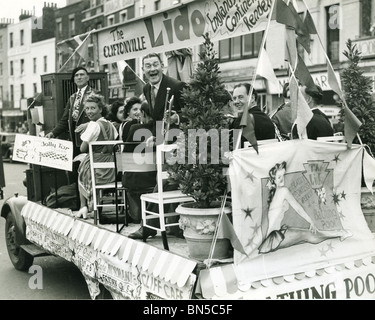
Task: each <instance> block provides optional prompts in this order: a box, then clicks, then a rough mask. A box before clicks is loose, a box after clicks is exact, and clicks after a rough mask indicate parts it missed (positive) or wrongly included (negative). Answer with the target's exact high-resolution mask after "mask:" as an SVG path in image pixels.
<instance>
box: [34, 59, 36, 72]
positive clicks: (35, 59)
mask: <svg viewBox="0 0 375 320" xmlns="http://www.w3.org/2000/svg"><path fill="white" fill-rule="evenodd" d="M33 73H36V58H33Z"/></svg>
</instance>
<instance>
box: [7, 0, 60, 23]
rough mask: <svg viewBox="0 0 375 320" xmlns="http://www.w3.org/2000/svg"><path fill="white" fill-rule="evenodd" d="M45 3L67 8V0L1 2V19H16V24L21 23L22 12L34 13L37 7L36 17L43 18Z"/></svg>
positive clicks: (11, 0)
mask: <svg viewBox="0 0 375 320" xmlns="http://www.w3.org/2000/svg"><path fill="white" fill-rule="evenodd" d="M44 3H46V4H47V3H49V4H50V6H51V3H56V4H57V7H58V8H62V7H65V5H66V0H49V1H48V0H0V8H1V10H0V18H10V19H14V23H17V22H19V19H18V17H19V15H20V14H21V10H22V9H23V10H28V11H31V12H33V9H34V7H35V15H36V16H37V17H40V16H42V8H43V6H44Z"/></svg>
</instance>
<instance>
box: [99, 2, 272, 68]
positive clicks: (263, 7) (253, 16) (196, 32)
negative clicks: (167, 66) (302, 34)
mask: <svg viewBox="0 0 375 320" xmlns="http://www.w3.org/2000/svg"><path fill="white" fill-rule="evenodd" d="M271 8H272V0H204V1H203V0H199V1H192V2H190V3H188V4H186V5H183V6H180V7H178V8H173V9H170V10H167V11H164V12H160V13H159V14H153V15H150V16H145V17H142V18H141V19H137V20H135V21H131V22H128V23H124V24H121V25H117V26H114V27H111V28H105V29H103V30H99V31H98V49H99V63H100V64H108V63H113V62H116V61H118V60H127V59H132V58H138V57H139V56H143V55H146V54H148V53H151V52H166V51H171V50H177V49H181V48H187V47H191V46H194V45H199V44H201V43H202V42H203V38H202V35H203V34H205V33H207V32H208V33H209V34H210V37H211V40H212V41H219V40H223V39H227V38H231V37H236V36H239V35H243V34H247V33H254V32H258V31H262V30H264V29H265V28H266V25H267V19H268V15H269V13H270V12H271Z"/></svg>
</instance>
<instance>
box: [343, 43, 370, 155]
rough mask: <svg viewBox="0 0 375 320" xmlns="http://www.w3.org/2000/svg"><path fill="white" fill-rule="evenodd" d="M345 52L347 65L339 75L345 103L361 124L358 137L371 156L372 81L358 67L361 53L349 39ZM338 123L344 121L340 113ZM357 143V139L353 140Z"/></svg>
mask: <svg viewBox="0 0 375 320" xmlns="http://www.w3.org/2000/svg"><path fill="white" fill-rule="evenodd" d="M346 47H347V50H345V51H344V52H343V54H344V55H345V57H346V58H347V59H348V60H349V65H348V67H347V68H345V69H344V71H343V72H342V74H341V79H342V84H343V91H344V93H345V101H346V103H347V105H348V107H349V109H350V110H352V112H353V113H354V114H355V116H356V117H357V118H358V119H359V120H360V121H361V122H362V126H361V127H360V128H359V132H358V134H359V136H360V138H361V140H362V143H363V144H366V145H368V147H369V148H370V150H371V152H372V154H374V152H375V135H374V133H375V106H374V103H373V101H372V96H371V91H372V84H373V81H372V80H371V79H370V78H368V77H366V76H364V75H363V71H361V69H360V67H359V66H358V64H359V62H360V61H361V52H359V50H358V49H357V46H356V45H353V43H352V41H351V40H350V39H349V40H348V41H347V42H346ZM340 116H341V119H340V121H344V119H345V114H344V113H343V111H342V112H341V113H340ZM354 142H355V143H359V141H358V139H355V140H354Z"/></svg>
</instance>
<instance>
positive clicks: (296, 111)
mask: <svg viewBox="0 0 375 320" xmlns="http://www.w3.org/2000/svg"><path fill="white" fill-rule="evenodd" d="M289 88H290V101H291V106H292V114H293V115H295V121H294V125H296V126H297V132H298V136H299V137H300V139H305V138H307V131H306V127H307V124H308V123H309V122H310V120H311V119H312V117H313V112H312V111H311V109H310V107H309V105H308V104H307V102H306V99H305V97H304V96H303V94H302V92H301V90H300V88H299V86H298V84H297V80H296V78H295V77H294V75H292V77H291V79H290V85H289Z"/></svg>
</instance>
